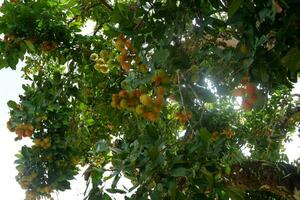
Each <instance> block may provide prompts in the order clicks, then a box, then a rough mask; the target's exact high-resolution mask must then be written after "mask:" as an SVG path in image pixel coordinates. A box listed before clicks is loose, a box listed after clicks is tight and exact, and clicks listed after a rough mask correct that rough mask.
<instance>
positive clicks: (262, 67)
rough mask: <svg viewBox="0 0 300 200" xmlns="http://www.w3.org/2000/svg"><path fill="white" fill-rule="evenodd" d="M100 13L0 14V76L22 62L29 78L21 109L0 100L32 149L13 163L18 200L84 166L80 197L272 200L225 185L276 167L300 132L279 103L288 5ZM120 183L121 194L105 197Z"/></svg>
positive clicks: (289, 1)
mask: <svg viewBox="0 0 300 200" xmlns="http://www.w3.org/2000/svg"><path fill="white" fill-rule="evenodd" d="M112 2H114V3H112ZM112 2H109V1H105V0H98V1H96V0H84V1H83V0H40V1H33V0H11V1H4V3H3V5H2V7H1V8H0V12H1V13H2V14H3V15H2V16H1V17H0V32H1V33H2V34H3V35H4V37H3V38H2V40H1V41H0V52H1V53H0V68H7V67H10V68H12V69H15V68H16V65H17V63H18V62H19V61H20V60H22V61H24V62H25V64H24V66H23V67H22V71H23V77H24V78H25V79H26V80H28V81H29V83H28V84H26V85H23V89H24V94H22V95H21V96H20V102H13V101H9V102H8V106H9V107H10V109H11V111H10V114H11V118H10V120H9V121H8V124H7V125H8V128H9V129H10V130H11V131H12V132H15V133H16V134H17V137H16V140H21V139H23V138H24V137H28V138H30V139H31V140H32V141H33V145H32V146H30V147H28V146H24V147H22V149H21V151H20V152H19V154H18V155H17V160H16V164H17V169H18V171H19V174H18V176H17V177H16V179H17V181H18V182H19V183H20V185H21V186H22V188H24V189H26V199H39V198H41V197H50V196H51V192H52V191H54V190H58V191H63V190H66V189H69V188H70V183H69V181H70V180H71V179H73V178H74V175H76V174H77V173H78V170H79V169H78V165H82V166H86V165H89V166H90V167H89V168H88V170H87V171H86V172H85V178H86V180H87V181H88V182H89V183H91V185H92V189H91V190H88V191H87V199H111V194H114V193H121V194H126V193H127V192H133V193H134V194H133V195H132V196H131V197H126V198H127V199H129V198H130V199H149V198H150V199H154V200H155V199H229V198H232V199H241V198H246V199H247V198H248V199H263V198H262V196H264V197H265V199H280V198H281V197H276V196H274V197H273V196H272V195H269V193H267V192H266V193H265V192H261V193H259V192H253V193H252V192H251V191H250V192H246V193H245V194H243V193H242V191H241V190H240V189H239V188H232V187H229V186H228V185H226V184H225V183H224V180H225V177H226V176H227V175H229V174H230V171H231V168H230V166H231V165H232V164H234V163H238V162H243V161H245V160H264V161H268V162H274V163H275V162H278V161H281V162H288V159H287V157H286V155H284V154H283V153H282V150H283V149H282V148H283V145H282V144H283V142H284V141H287V140H289V137H290V133H291V132H293V131H294V127H295V126H299V121H300V115H299V109H298V108H299V100H298V98H297V97H296V98H295V97H293V96H292V95H291V89H292V83H293V82H295V81H296V79H297V73H298V72H299V70H300V65H299V57H300V56H299V52H300V50H299V42H300V39H299V37H298V36H299V33H300V23H299V22H300V15H299V12H298V9H299V6H300V4H299V3H298V2H297V1H293V0H280V1H276V0H273V1H271V0H270V1H258V0H254V1H250V0H232V1H231V0H228V1H219V0H210V1H200V0H191V1H175V0H156V1H154V0H139V1H112ZM91 21H92V22H94V23H95V25H94V27H93V28H94V30H93V33H91V34H86V35H83V34H82V33H81V29H82V28H83V27H84V26H85V25H86V24H87V23H89V22H91ZM236 96H238V97H239V99H240V100H241V101H242V103H241V106H238V104H237V101H236V100H237V97H236ZM245 147H247V148H248V149H249V150H250V153H251V155H250V156H248V157H247V156H245V155H244V154H243V149H244V148H245ZM107 174H109V175H107ZM122 176H125V177H127V178H128V179H130V181H131V182H132V184H133V187H132V188H125V187H124V188H119V187H117V186H118V184H117V183H118V182H119V179H120V177H122ZM108 179H113V184H112V185H111V186H110V187H111V188H108V189H104V185H105V183H106V182H107V180H108ZM257 193H259V194H257Z"/></svg>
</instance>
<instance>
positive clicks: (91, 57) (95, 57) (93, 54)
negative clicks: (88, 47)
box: [90, 53, 99, 62]
mask: <svg viewBox="0 0 300 200" xmlns="http://www.w3.org/2000/svg"><path fill="white" fill-rule="evenodd" d="M98 58H99V57H98V55H97V54H96V53H92V54H91V55H90V59H91V61H94V62H96V61H97V60H98Z"/></svg>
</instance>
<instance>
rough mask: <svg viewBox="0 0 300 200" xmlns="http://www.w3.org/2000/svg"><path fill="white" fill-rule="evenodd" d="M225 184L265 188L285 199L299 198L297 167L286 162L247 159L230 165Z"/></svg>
mask: <svg viewBox="0 0 300 200" xmlns="http://www.w3.org/2000/svg"><path fill="white" fill-rule="evenodd" d="M225 182H226V184H227V185H230V186H234V187H236V188H239V189H241V190H244V191H246V190H250V191H254V190H265V191H269V192H271V193H274V194H276V195H278V196H282V197H284V198H287V199H293V200H299V197H298V198H297V195H299V194H296V193H297V191H298V190H300V174H299V173H297V168H296V167H294V166H292V165H289V164H286V163H277V164H271V163H269V162H263V161H247V162H243V163H240V164H234V165H232V166H231V173H230V175H228V176H226V180H225Z"/></svg>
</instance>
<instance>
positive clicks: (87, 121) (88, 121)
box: [86, 118, 95, 126]
mask: <svg viewBox="0 0 300 200" xmlns="http://www.w3.org/2000/svg"><path fill="white" fill-rule="evenodd" d="M86 124H87V125H88V126H92V125H94V124H95V120H94V119H92V118H90V119H88V120H86Z"/></svg>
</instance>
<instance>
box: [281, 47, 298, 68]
mask: <svg viewBox="0 0 300 200" xmlns="http://www.w3.org/2000/svg"><path fill="white" fill-rule="evenodd" d="M281 63H282V65H283V66H284V67H286V68H287V69H289V70H291V71H292V72H296V71H297V70H299V69H300V50H299V49H298V48H297V47H294V48H292V49H291V50H289V52H288V53H287V54H286V55H285V56H284V57H283V58H282V59H281Z"/></svg>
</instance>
